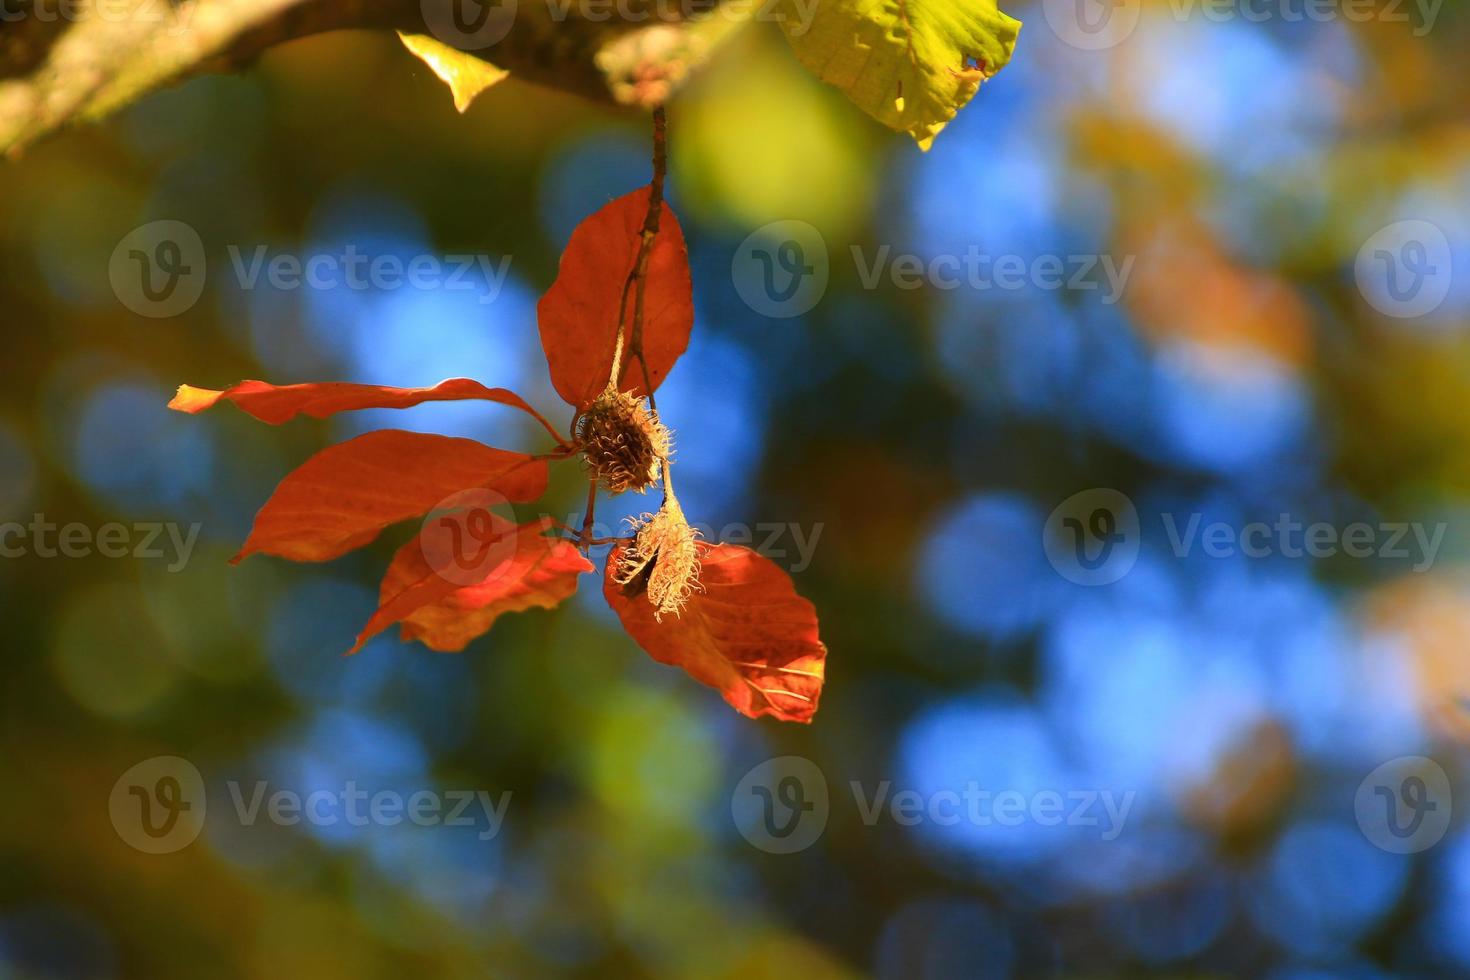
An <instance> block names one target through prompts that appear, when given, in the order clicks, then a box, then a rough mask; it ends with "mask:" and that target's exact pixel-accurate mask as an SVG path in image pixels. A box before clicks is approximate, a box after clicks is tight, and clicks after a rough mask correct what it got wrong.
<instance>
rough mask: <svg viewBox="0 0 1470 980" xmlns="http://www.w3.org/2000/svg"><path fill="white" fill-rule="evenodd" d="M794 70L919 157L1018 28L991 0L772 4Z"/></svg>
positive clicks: (1007, 54)
mask: <svg viewBox="0 0 1470 980" xmlns="http://www.w3.org/2000/svg"><path fill="white" fill-rule="evenodd" d="M780 9H781V18H780V20H781V26H782V28H783V29H784V30H785V31H786V36H787V37H788V38H789V39H790V40H791V46H792V47H793V48H795V50H796V56H797V57H798V58H800V59H801V62H802V64H804V65H806V66H807V68H809V69H811V70H812V71H813V72H815V73H816V74H817V75H818V76H819V77H820V78H821V79H822V80H823V81H826V82H830V83H831V84H833V85H835V86H837V87H838V88H840V89H841V90H842V91H843V92H845V93H847V97H848V98H850V99H852V101H853V102H855V103H857V105H858V107H859V108H861V109H862V110H863V111H864V112H866V113H868V114H869V115H871V116H872V117H873V118H874V119H877V120H878V121H879V122H881V123H883V124H884V125H886V126H889V127H891V128H892V129H896V130H898V131H899V132H903V133H908V134H909V135H910V136H912V137H913V138H914V139H915V140H916V141H918V144H919V146H920V147H921V148H922V149H925V150H927V149H928V148H929V147H930V145H931V144H932V143H933V142H934V137H935V136H937V135H938V134H939V131H940V130H941V129H943V128H944V127H945V125H946V124H947V123H948V122H949V121H950V120H951V119H953V118H954V115H955V113H956V112H958V111H959V110H960V108H961V107H963V106H964V104H965V103H966V102H969V101H970V98H971V97H972V96H973V95H974V94H975V92H976V91H977V90H978V89H979V88H980V83H981V82H983V81H985V80H986V79H987V78H989V77H990V76H991V75H994V74H995V73H996V72H998V71H1000V70H1001V69H1002V68H1004V67H1005V66H1006V63H1007V62H1009V61H1010V60H1011V52H1012V51H1013V50H1014V49H1015V47H1016V35H1017V33H1019V31H1020V29H1021V23H1020V21H1017V20H1015V19H1013V18H1011V17H1008V16H1006V15H1005V14H1003V13H1001V11H1000V9H999V8H998V7H997V6H996V0H840V2H836V3H813V2H812V0H781V7H780Z"/></svg>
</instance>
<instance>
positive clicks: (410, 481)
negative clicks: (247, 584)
mask: <svg viewBox="0 0 1470 980" xmlns="http://www.w3.org/2000/svg"><path fill="white" fill-rule="evenodd" d="M546 479H547V472H546V461H545V460H541V459H535V458H533V457H531V456H527V455H525V454H523V453H512V452H508V451H506V450H504V449H493V448H491V447H490V446H486V445H484V444H483V443H478V442H475V441H474V440H473V439H454V438H451V437H449V436H436V435H425V434H423V433H418V432H403V431H401V430H399V429H380V430H378V431H377V432H369V433H367V434H366V435H361V436H358V437H357V438H356V439H350V440H348V441H347V442H343V443H338V444H337V445H335V446H330V447H328V448H327V449H323V450H322V451H321V452H319V453H317V454H316V455H315V456H313V457H311V458H310V459H308V460H307V461H306V462H305V463H303V464H301V466H299V467H297V468H296V469H295V470H294V471H292V472H291V473H290V474H289V475H288V476H287V477H286V478H285V479H284V480H282V481H281V483H280V485H279V486H278V487H276V491H275V493H273V494H271V498H270V499H269V500H267V501H266V503H265V506H264V507H262V508H261V509H260V513H259V514H257V515H255V526H254V527H253V528H251V530H250V537H249V538H248V539H246V541H245V546H244V547H243V548H242V549H241V550H240V553H239V554H238V555H236V556H235V558H234V559H233V560H234V561H237V562H238V561H240V560H241V559H243V558H245V557H247V556H249V555H252V554H254V553H256V552H263V553H265V554H270V555H278V556H280V557H282V558H290V559H292V560H294V561H327V560H329V559H332V558H336V557H337V556H338V555H343V554H346V553H347V552H349V551H351V550H353V549H354V548H360V547H362V546H363V545H365V544H367V543H368V542H369V541H372V540H373V539H374V538H376V537H377V536H378V533H379V532H380V531H382V530H383V528H385V527H387V526H388V525H389V524H394V523H396V522H398V521H402V520H407V519H409V518H411V517H418V516H420V515H422V514H425V513H427V512H428V511H430V510H432V509H433V508H434V507H436V506H438V505H439V504H440V503H441V502H442V501H443V500H444V499H445V498H446V497H449V496H450V495H452V494H456V493H459V492H461V491H464V490H467V489H470V488H475V487H488V488H490V489H492V490H494V491H495V492H497V493H498V494H501V495H503V496H504V498H505V499H506V500H509V501H527V500H535V499H536V498H538V497H540V496H541V494H542V493H544V492H545V491H546Z"/></svg>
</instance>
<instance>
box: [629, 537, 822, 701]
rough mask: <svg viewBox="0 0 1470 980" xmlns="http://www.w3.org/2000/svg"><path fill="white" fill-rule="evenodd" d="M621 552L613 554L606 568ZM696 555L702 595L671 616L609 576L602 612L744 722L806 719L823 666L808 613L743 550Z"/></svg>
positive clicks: (773, 573) (768, 567)
mask: <svg viewBox="0 0 1470 980" xmlns="http://www.w3.org/2000/svg"><path fill="white" fill-rule="evenodd" d="M625 547H627V544H626V543H624V542H620V543H619V544H618V545H617V546H616V547H614V548H613V552H612V554H611V555H609V556H608V566H607V567H608V568H609V569H612V568H615V567H616V566H617V560H618V556H619V555H620V554H621V553H622V550H623V549H624V548H625ZM699 551H700V563H701V569H700V582H701V584H702V591H699V592H696V593H695V594H694V595H693V596H691V597H690V599H689V602H688V603H687V604H686V605H685V607H684V610H683V611H682V612H681V613H680V614H679V615H678V616H677V617H674V616H665V617H664V618H663V621H662V622H658V621H655V620H654V618H653V612H654V610H653V606H652V604H650V603H649V601H648V598H647V596H646V595H645V594H643V593H641V592H636V593H632V594H629V593H630V592H632V590H631V589H630V588H628V587H624V586H620V585H618V584H617V583H616V582H614V581H613V579H612V578H611V576H605V577H604V580H603V594H604V595H605V596H606V597H607V602H608V605H610V606H612V608H613V611H614V612H616V613H617V614H618V618H619V619H620V620H622V623H623V628H624V629H625V630H627V631H628V634H629V635H630V636H632V637H633V639H634V640H636V641H637V642H638V645H639V646H641V647H642V648H643V649H644V650H645V651H647V652H648V655H649V656H651V657H653V659H654V660H657V661H658V662H659V663H663V664H671V665H673V666H676V667H683V668H684V670H686V671H687V672H688V673H689V675H690V676H691V677H693V678H694V679H695V680H697V681H699V682H700V683H703V684H708V685H709V686H710V687H713V688H717V689H718V690H719V691H720V693H721V694H723V695H724V697H725V700H726V701H728V702H730V705H731V706H732V707H733V708H734V709H735V710H736V711H738V712H740V713H741V714H742V715H745V716H747V717H749V718H759V717H760V716H761V715H771V716H772V717H774V718H776V719H778V720H780V721H800V722H810V721H811V720H812V716H813V715H815V714H816V712H817V701H818V698H819V697H820V696H821V693H822V681H823V678H824V676H825V673H826V660H827V647H826V646H825V645H824V644H823V643H822V641H821V639H820V638H819V637H818V635H817V611H816V609H815V608H814V607H813V606H812V604H811V603H810V602H808V601H807V600H805V599H803V598H802V597H801V596H799V595H797V594H796V589H795V587H794V586H793V585H792V584H791V577H790V576H789V575H787V574H786V573H785V572H784V571H782V569H781V568H780V566H778V565H776V564H775V563H774V562H772V561H771V560H770V559H769V558H765V557H764V556H762V555H760V554H758V553H757V552H755V551H752V550H751V549H749V548H742V547H740V546H738V545H733V544H709V543H706V542H700V544H699Z"/></svg>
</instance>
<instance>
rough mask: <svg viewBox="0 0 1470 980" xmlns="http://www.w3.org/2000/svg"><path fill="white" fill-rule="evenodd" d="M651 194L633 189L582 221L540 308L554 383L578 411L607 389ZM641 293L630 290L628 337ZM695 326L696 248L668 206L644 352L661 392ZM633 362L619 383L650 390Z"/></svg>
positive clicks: (653, 263)
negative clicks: (621, 306)
mask: <svg viewBox="0 0 1470 980" xmlns="http://www.w3.org/2000/svg"><path fill="white" fill-rule="evenodd" d="M648 193H649V191H648V188H646V187H645V188H642V189H641V190H637V191H634V192H633V193H631V194H626V195H624V196H622V197H620V198H618V199H617V200H615V201H613V202H612V203H611V204H608V205H607V206H606V207H604V208H603V209H602V210H600V211H598V212H597V213H596V214H594V215H592V216H591V217H590V218H587V219H586V220H585V221H583V222H582V223H581V224H580V225H578V226H577V229H576V230H575V231H573V232H572V239H571V241H569V242H568V243H567V248H566V251H565V252H563V253H562V256H561V267H560V269H559V271H558V272H557V276H556V282H554V283H552V284H551V288H550V289H548V290H547V291H546V295H545V296H543V297H541V302H540V303H539V304H538V305H537V307H536V314H537V318H538V320H539V322H540V325H541V347H542V348H543V349H544V350H545V351H546V361H547V364H549V365H550V367H551V381H552V383H553V384H554V385H556V390H557V393H558V394H560V395H561V396H562V398H564V399H566V400H567V402H568V403H569V404H571V405H574V406H576V407H577V408H579V409H580V408H586V407H587V406H588V405H590V404H592V401H593V399H595V398H596V397H597V396H598V395H599V394H601V393H602V390H603V389H604V388H605V387H607V379H608V374H609V373H610V372H611V371H612V359H613V348H614V347H615V346H616V342H617V333H618V301H619V299H620V298H622V296H623V290H624V287H625V285H626V284H627V281H628V276H629V274H630V273H631V272H632V271H633V266H634V264H635V263H636V262H637V259H638V248H639V245H640V244H641V241H642V230H643V221H644V218H645V217H646V216H647V212H648ZM635 294H636V289H629V290H628V296H627V306H626V315H625V319H624V336H625V338H631V334H632V330H633V306H634V300H635ZM693 327H694V299H693V295H692V291H691V285H690V279H689V252H688V249H686V248H685V246H684V232H683V231H681V230H680V228H679V219H678V218H676V217H674V212H673V211H672V210H670V208H669V206H668V205H667V204H665V205H663V210H662V211H661V212H660V218H659V233H658V237H657V238H655V239H654V243H653V250H652V252H650V254H649V260H648V280H647V286H646V295H645V298H644V314H643V355H644V358H645V359H646V361H647V364H648V375H649V382H650V383H651V384H652V386H653V388H654V389H657V388H658V386H659V385H660V384H661V383H662V382H663V380H664V377H665V376H666V375H667V374H668V373H669V369H670V368H672V367H673V366H674V362H675V361H677V360H678V359H679V355H680V354H683V353H684V349H685V348H686V347H688V346H689V331H690V330H691V329H692V328H693ZM627 342H628V341H627V340H625V344H626V343H627ZM625 349H626V348H625ZM631 361H632V359H631V357H625V358H624V361H623V376H622V380H621V384H620V387H621V388H622V390H623V391H630V392H633V393H634V394H637V395H646V394H648V393H649V392H648V391H647V390H646V389H645V387H644V384H643V371H642V369H641V368H640V367H638V366H637V365H636V364H633V363H631Z"/></svg>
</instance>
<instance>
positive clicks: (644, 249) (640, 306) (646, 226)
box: [608, 106, 669, 408]
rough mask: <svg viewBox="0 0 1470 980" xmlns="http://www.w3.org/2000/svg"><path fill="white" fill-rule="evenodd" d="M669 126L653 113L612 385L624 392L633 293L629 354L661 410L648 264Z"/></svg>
mask: <svg viewBox="0 0 1470 980" xmlns="http://www.w3.org/2000/svg"><path fill="white" fill-rule="evenodd" d="M667 133H668V126H667V120H666V119H665V116H664V107H663V106H658V107H656V108H655V109H654V110H653V179H652V180H651V181H650V182H649V185H648V212H647V214H646V215H645V216H644V218H643V228H642V230H641V231H640V233H639V242H638V257H637V259H636V260H635V261H634V263H633V268H632V270H630V271H629V273H628V278H627V279H625V280H624V281H623V292H622V295H621V297H619V299H618V335H617V341H616V343H615V345H614V347H613V363H612V373H611V375H610V376H609V378H608V382H609V384H612V385H614V386H615V387H618V388H621V387H622V383H623V373H624V371H625V370H626V369H627V364H626V363H625V362H624V358H623V354H624V351H623V335H624V332H625V328H626V326H627V322H628V293H629V291H630V290H632V291H633V330H632V334H631V335H630V336H629V337H628V350H627V353H628V354H629V355H630V356H631V357H635V358H637V359H638V364H639V366H640V367H641V368H642V370H643V389H644V391H646V392H647V393H648V404H649V407H650V408H657V406H656V405H655V404H654V401H653V382H652V379H651V378H650V376H649V373H648V361H647V359H646V358H645V357H644V356H643V310H644V305H645V297H646V294H647V289H648V263H649V259H650V258H651V257H652V255H653V243H654V241H655V240H656V239H657V238H658V232H659V221H660V218H662V216H663V208H664V178H665V177H666V176H667V175H668V172H669V164H668V136H667Z"/></svg>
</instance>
